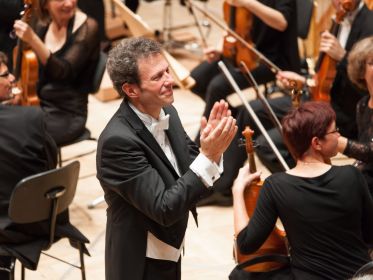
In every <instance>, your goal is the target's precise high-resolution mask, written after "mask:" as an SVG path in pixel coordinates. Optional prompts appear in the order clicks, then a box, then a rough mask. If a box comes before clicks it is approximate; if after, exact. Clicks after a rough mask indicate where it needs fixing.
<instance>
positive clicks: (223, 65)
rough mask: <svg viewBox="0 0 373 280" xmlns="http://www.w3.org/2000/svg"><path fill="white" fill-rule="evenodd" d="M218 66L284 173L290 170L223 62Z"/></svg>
mask: <svg viewBox="0 0 373 280" xmlns="http://www.w3.org/2000/svg"><path fill="white" fill-rule="evenodd" d="M218 65H219V67H220V69H221V70H222V72H223V74H224V76H225V77H226V78H227V80H228V82H229V83H230V84H231V86H232V88H233V89H234V91H235V92H236V93H237V94H238V96H239V97H240V99H241V101H242V103H243V104H244V105H245V107H246V109H247V111H248V112H249V114H250V116H251V118H252V119H253V120H254V122H255V124H256V125H257V126H258V128H259V130H260V132H261V133H262V134H263V136H264V137H265V139H266V140H267V142H268V144H269V146H270V147H271V148H272V150H273V152H274V153H275V155H276V157H277V159H278V160H279V161H280V163H281V165H282V167H283V168H284V170H286V171H287V170H289V169H290V168H289V166H288V165H287V163H286V161H285V160H284V158H283V157H282V155H281V154H280V152H279V150H278V149H277V147H276V145H275V144H274V143H273V141H272V139H271V137H270V136H269V135H268V133H267V131H266V129H265V128H264V126H263V125H262V123H261V122H260V120H259V118H258V117H257V115H256V114H255V112H254V110H253V109H252V108H251V106H250V104H249V102H247V100H246V98H245V96H244V95H243V93H242V91H241V90H240V88H239V87H238V85H237V83H236V81H235V80H234V79H233V77H232V75H231V73H230V72H229V70H228V68H227V66H226V65H225V64H224V62H223V61H219V62H218Z"/></svg>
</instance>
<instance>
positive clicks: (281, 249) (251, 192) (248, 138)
mask: <svg viewBox="0 0 373 280" xmlns="http://www.w3.org/2000/svg"><path fill="white" fill-rule="evenodd" d="M253 134H254V131H253V130H251V129H250V127H248V126H247V127H246V128H245V130H244V131H243V132H242V135H243V136H244V137H245V146H246V152H247V156H248V160H249V166H250V173H255V172H256V164H255V158H254V148H253V142H252V135H253ZM262 185H263V181H261V180H257V181H253V182H252V183H251V185H250V186H247V187H246V189H245V191H244V200H245V206H246V211H247V213H248V215H249V217H251V216H252V215H253V213H254V210H255V207H256V202H257V199H258V196H259V191H260V189H261V188H262ZM234 249H235V250H234V256H235V260H236V262H238V263H242V262H244V261H247V260H249V259H252V258H255V257H258V256H263V255H268V254H281V255H288V250H287V241H286V233H285V231H283V230H281V229H279V228H278V227H277V226H275V228H274V229H273V231H272V232H271V234H270V235H269V236H268V238H267V239H266V241H265V242H264V243H263V244H262V246H260V248H259V249H258V250H257V251H256V252H254V253H252V254H249V255H244V254H241V253H240V252H239V250H237V246H235V248H234ZM283 265H284V264H281V263H277V262H264V263H259V264H256V265H252V266H250V267H248V268H246V269H247V270H248V271H250V272H264V271H271V270H274V269H278V268H280V267H282V266H283Z"/></svg>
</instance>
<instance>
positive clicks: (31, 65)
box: [13, 0, 39, 105]
mask: <svg viewBox="0 0 373 280" xmlns="http://www.w3.org/2000/svg"><path fill="white" fill-rule="evenodd" d="M32 5H33V4H32V0H24V10H23V11H22V12H21V16H22V17H21V19H22V20H23V21H25V22H29V21H30V19H31V15H32V9H33V6H32ZM13 59H14V71H13V73H14V76H15V82H16V84H17V87H18V88H20V89H21V95H22V97H21V104H22V105H39V99H38V97H37V94H36V87H37V82H38V79H39V73H38V66H39V63H38V59H37V56H36V54H35V53H34V52H33V51H32V50H31V49H29V48H27V46H25V44H24V43H23V42H22V40H21V39H19V38H18V41H17V46H16V47H15V48H14V50H13Z"/></svg>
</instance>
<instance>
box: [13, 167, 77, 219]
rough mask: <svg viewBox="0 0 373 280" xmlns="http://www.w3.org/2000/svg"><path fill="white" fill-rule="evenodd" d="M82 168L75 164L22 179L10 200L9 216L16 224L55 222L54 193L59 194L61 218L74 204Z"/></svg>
mask: <svg viewBox="0 0 373 280" xmlns="http://www.w3.org/2000/svg"><path fill="white" fill-rule="evenodd" d="M79 169H80V164H79V162H78V161H74V162H72V163H70V164H68V165H66V166H63V167H61V168H57V169H52V170H48V171H45V172H42V173H38V174H36V175H32V176H29V177H26V178H24V179H22V180H21V181H20V182H19V183H18V184H17V185H16V187H15V189H14V190H13V193H12V195H11V197H10V203H9V209H8V215H9V218H10V219H11V220H12V222H14V223H20V224H23V223H33V222H39V221H43V220H46V219H49V218H51V216H52V213H51V211H52V205H53V201H52V199H51V198H50V197H51V196H53V193H54V194H56V192H57V193H58V203H57V207H56V209H55V211H56V213H55V214H59V213H61V212H62V211H64V210H66V209H67V208H68V206H69V205H70V203H71V202H72V200H73V198H74V195H75V190H76V185H77V182H78V177H79Z"/></svg>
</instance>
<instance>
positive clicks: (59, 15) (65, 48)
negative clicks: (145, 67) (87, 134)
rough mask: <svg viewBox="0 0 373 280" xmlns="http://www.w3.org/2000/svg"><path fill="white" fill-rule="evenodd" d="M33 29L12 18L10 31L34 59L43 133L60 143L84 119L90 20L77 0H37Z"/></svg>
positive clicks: (92, 49)
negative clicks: (78, 7)
mask: <svg viewBox="0 0 373 280" xmlns="http://www.w3.org/2000/svg"><path fill="white" fill-rule="evenodd" d="M36 2H38V6H37V11H38V12H39V14H40V20H39V22H38V24H37V25H36V27H35V29H32V28H31V27H30V26H29V25H28V24H27V23H25V22H23V21H21V20H16V21H15V23H14V30H15V33H16V35H17V36H18V37H19V38H20V39H21V40H22V41H24V42H25V43H27V44H28V45H29V46H30V47H31V49H32V50H33V51H34V52H35V53H36V55H37V57H38V60H39V66H40V67H39V68H40V71H39V83H38V90H37V94H38V97H39V99H40V106H41V108H42V110H43V112H44V114H45V119H46V125H47V131H48V132H49V133H50V135H51V136H52V137H53V139H54V140H55V141H56V143H57V145H58V146H60V145H62V144H64V143H66V142H70V141H72V140H74V139H75V138H77V137H78V136H80V135H81V134H82V133H83V132H84V129H85V124H86V120H87V110H88V109H87V106H88V93H89V92H90V90H91V88H92V75H93V73H94V71H95V68H96V65H97V61H98V56H99V51H100V41H99V35H98V27H97V23H96V21H95V20H93V19H92V18H90V17H88V16H87V15H86V14H85V13H83V12H81V11H80V10H78V9H77V0H40V1H36Z"/></svg>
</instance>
